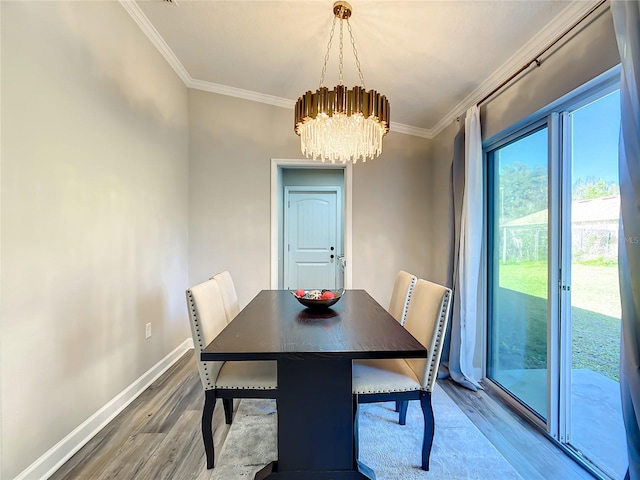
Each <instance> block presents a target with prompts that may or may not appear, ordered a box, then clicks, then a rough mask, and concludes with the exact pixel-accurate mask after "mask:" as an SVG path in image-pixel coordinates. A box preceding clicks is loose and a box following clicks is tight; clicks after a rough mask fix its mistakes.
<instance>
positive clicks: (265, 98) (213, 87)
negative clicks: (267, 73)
mask: <svg viewBox="0 0 640 480" xmlns="http://www.w3.org/2000/svg"><path fill="white" fill-rule="evenodd" d="M187 87H189V88H195V89H196V90H204V91H205V92H212V93H219V94H220V95H227V96H229V97H237V98H244V99H245V100H251V101H253V102H260V103H266V104H267V105H274V106H276V107H282V108H288V109H291V110H293V108H294V107H295V105H296V101H295V100H289V99H288V98H283V97H276V96H274V95H267V94H264V93H259V92H254V91H252V90H243V89H242V88H236V87H229V86H228V85H220V84H219V83H212V82H205V81H203V80H193V79H192V80H191V81H190V82H189V83H188V84H187Z"/></svg>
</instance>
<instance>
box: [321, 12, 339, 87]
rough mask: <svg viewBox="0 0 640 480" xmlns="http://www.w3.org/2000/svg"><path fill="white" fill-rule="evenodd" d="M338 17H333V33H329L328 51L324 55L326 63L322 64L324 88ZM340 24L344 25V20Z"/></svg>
mask: <svg viewBox="0 0 640 480" xmlns="http://www.w3.org/2000/svg"><path fill="white" fill-rule="evenodd" d="M337 18H338V17H333V23H332V24H331V33H330V34H329V43H327V53H326V54H325V56H324V65H322V75H320V88H322V87H323V85H324V76H325V74H326V73H327V62H328V61H329V52H331V42H332V41H333V31H334V30H335V28H336V19H337ZM340 25H342V22H340ZM341 43H342V42H341Z"/></svg>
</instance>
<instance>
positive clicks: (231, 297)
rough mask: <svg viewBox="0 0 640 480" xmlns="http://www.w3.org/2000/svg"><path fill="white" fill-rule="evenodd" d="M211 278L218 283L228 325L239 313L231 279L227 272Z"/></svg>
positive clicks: (236, 295)
mask: <svg viewBox="0 0 640 480" xmlns="http://www.w3.org/2000/svg"><path fill="white" fill-rule="evenodd" d="M211 278H212V279H214V280H215V281H216V282H218V286H219V287H220V293H221V294H222V303H223V304H224V311H225V313H226V315H227V323H229V322H230V321H231V320H233V319H234V318H235V317H236V315H238V313H240V304H239V303H238V294H237V293H236V287H235V285H234V284H233V279H232V278H231V274H230V273H229V272H228V271H227V270H225V271H224V272H220V273H217V274H215V275H214V276H213V277H211Z"/></svg>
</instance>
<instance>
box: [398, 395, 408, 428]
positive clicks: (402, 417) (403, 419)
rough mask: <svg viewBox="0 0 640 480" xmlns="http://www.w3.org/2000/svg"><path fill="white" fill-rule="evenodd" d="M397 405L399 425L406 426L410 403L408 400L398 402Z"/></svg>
mask: <svg viewBox="0 0 640 480" xmlns="http://www.w3.org/2000/svg"><path fill="white" fill-rule="evenodd" d="M396 404H397V405H398V412H400V413H399V415H398V423H399V424H400V425H406V424H407V407H408V406H409V401H408V400H402V401H400V402H396Z"/></svg>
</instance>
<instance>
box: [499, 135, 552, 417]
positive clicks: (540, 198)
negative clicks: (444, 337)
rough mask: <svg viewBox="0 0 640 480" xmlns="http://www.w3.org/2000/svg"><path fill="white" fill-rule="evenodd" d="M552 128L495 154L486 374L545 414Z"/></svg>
mask: <svg viewBox="0 0 640 480" xmlns="http://www.w3.org/2000/svg"><path fill="white" fill-rule="evenodd" d="M548 136H549V132H548V127H547V126H546V124H545V125H542V126H540V127H538V128H535V129H533V130H532V131H531V132H530V133H527V134H526V135H523V136H521V137H518V138H517V139H515V140H514V141H512V142H508V143H506V144H505V145H503V146H501V147H499V148H497V149H495V150H493V151H491V153H490V155H489V165H491V166H492V175H491V179H492V185H491V189H490V190H491V191H492V192H493V197H492V202H491V215H490V216H489V218H490V219H492V222H491V229H490V231H491V233H492V236H491V240H492V241H491V243H490V244H491V255H490V257H491V260H492V261H491V263H490V274H489V278H490V288H489V292H490V302H489V303H490V310H491V311H492V315H491V317H490V322H489V362H488V372H487V373H488V376H489V378H491V379H493V380H494V381H495V382H496V383H498V384H500V385H501V386H502V387H503V388H504V389H506V390H507V391H509V392H510V393H511V394H513V395H514V396H515V397H516V398H518V399H519V400H520V401H521V402H522V403H523V405H525V406H526V407H527V408H529V409H531V411H533V412H534V413H535V414H536V415H537V416H539V417H540V418H542V419H546V418H547V396H548V392H547V384H548V370H547V309H548V305H547V285H548V284H549V279H548V265H547V250H548V223H549V222H548V213H547V204H548V201H549V198H548V180H549V174H548V173H549V167H548V161H547V158H548V156H547V153H548V151H549V146H548Z"/></svg>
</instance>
